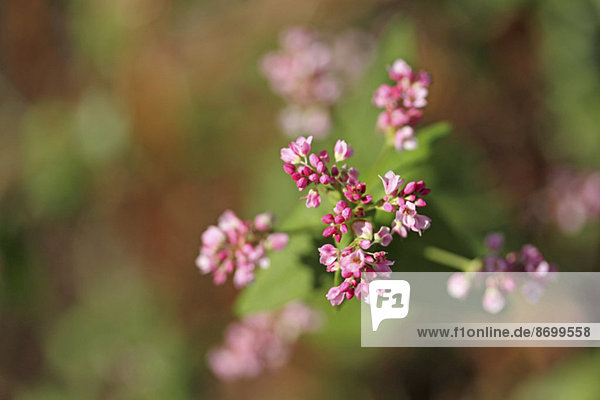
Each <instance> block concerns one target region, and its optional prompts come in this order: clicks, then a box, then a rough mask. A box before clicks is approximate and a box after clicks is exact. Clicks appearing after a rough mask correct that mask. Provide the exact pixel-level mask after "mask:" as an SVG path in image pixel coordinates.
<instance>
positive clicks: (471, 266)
mask: <svg viewBox="0 0 600 400" xmlns="http://www.w3.org/2000/svg"><path fill="white" fill-rule="evenodd" d="M424 256H425V258H427V259H428V260H430V261H433V262H436V263H438V264H442V265H445V266H447V267H451V268H456V269H458V270H460V271H464V272H470V271H476V270H478V269H480V268H481V260H479V259H477V258H475V259H473V260H471V259H469V258H466V257H463V256H460V255H458V254H455V253H452V252H450V251H447V250H444V249H440V248H439V247H434V246H427V247H426V248H425V251H424Z"/></svg>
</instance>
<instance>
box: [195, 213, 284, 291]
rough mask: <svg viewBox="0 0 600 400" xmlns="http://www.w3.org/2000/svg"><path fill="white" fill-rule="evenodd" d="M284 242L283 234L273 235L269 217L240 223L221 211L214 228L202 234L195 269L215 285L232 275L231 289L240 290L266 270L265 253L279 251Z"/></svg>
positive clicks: (267, 260) (266, 215) (260, 217)
mask: <svg viewBox="0 0 600 400" xmlns="http://www.w3.org/2000/svg"><path fill="white" fill-rule="evenodd" d="M287 242H288V236H287V234H285V233H276V232H273V216H272V215H271V214H270V213H263V214H259V215H257V216H256V217H255V218H254V221H242V220H241V219H239V218H238V217H237V216H236V215H235V213H234V212H233V211H229V210H227V211H225V212H224V213H223V215H221V216H220V217H219V222H218V225H217V226H214V225H211V226H209V227H208V228H207V229H206V231H204V233H203V234H202V246H201V247H200V255H199V256H198V258H196V265H197V266H198V268H199V269H200V271H201V272H202V273H203V274H208V273H212V274H213V279H214V282H215V284H217V285H219V284H222V283H224V282H225V280H226V279H227V275H229V274H233V282H234V285H235V286H236V287H238V288H241V287H243V286H245V285H247V284H249V283H250V282H252V281H253V280H254V271H255V269H256V268H257V267H261V268H267V267H268V266H269V259H268V257H267V251H268V250H275V251H278V250H281V249H283V248H284V247H285V246H286V245H287Z"/></svg>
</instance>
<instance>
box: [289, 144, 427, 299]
mask: <svg viewBox="0 0 600 400" xmlns="http://www.w3.org/2000/svg"><path fill="white" fill-rule="evenodd" d="M311 143H312V137H309V138H304V137H299V138H298V139H297V140H296V141H294V142H292V143H290V145H289V146H288V147H285V148H283V149H281V159H282V161H283V162H284V163H285V164H284V166H283V169H284V171H285V172H286V173H287V174H289V175H290V176H291V177H292V179H293V180H294V182H295V183H296V186H297V187H298V189H299V190H300V191H302V190H305V189H306V188H309V192H308V194H307V195H306V196H304V197H303V198H304V199H306V206H307V207H309V208H312V207H318V206H319V205H320V204H321V196H320V194H319V190H322V191H325V192H330V193H335V192H337V194H338V196H339V198H340V200H338V201H337V202H336V204H335V205H334V207H333V210H332V211H333V212H332V213H327V214H325V215H324V216H323V217H322V218H321V221H322V222H323V223H324V224H325V225H326V227H325V229H324V230H323V236H324V237H333V238H334V240H335V241H336V242H338V243H340V242H341V240H342V237H343V235H346V234H348V235H351V239H352V240H351V244H350V245H348V246H346V247H345V248H344V249H337V248H336V247H335V246H333V245H331V244H326V245H324V246H322V247H321V248H319V253H320V262H321V264H323V265H325V266H326V267H327V271H329V272H335V273H337V274H339V275H340V276H341V278H343V279H344V280H343V282H342V283H341V284H339V285H337V286H334V287H332V288H331V289H330V290H329V292H328V293H327V295H326V296H327V299H328V300H329V301H330V302H331V304H332V305H334V306H336V305H339V304H341V303H342V302H343V301H344V299H351V298H353V297H355V296H356V297H357V298H361V297H362V296H363V295H364V293H365V292H364V291H365V288H363V287H362V285H361V283H360V278H361V273H370V274H374V273H377V272H380V273H381V272H390V271H391V270H390V265H392V264H393V261H390V260H388V259H387V253H386V252H385V251H376V252H370V251H368V250H370V249H371V247H372V246H373V245H375V244H378V245H381V246H384V247H385V246H388V245H389V244H390V242H391V241H392V234H393V233H396V234H398V235H399V236H401V237H406V236H407V235H408V232H409V231H413V232H417V233H418V234H419V235H420V234H421V233H422V231H423V230H425V229H428V228H429V226H430V225H431V220H430V219H429V218H428V217H426V216H424V215H422V214H419V213H418V208H420V207H424V206H426V205H427V203H426V201H425V200H424V199H423V197H424V196H426V195H427V194H428V193H429V192H430V189H428V188H427V187H426V186H425V182H423V181H418V182H414V181H411V182H408V183H405V181H404V179H402V178H401V177H400V176H399V175H396V174H395V173H394V172H393V171H388V172H387V173H386V174H385V175H384V176H383V177H381V176H380V179H381V181H382V183H383V188H384V192H385V195H384V196H383V197H382V198H381V199H380V200H378V201H373V197H372V196H371V195H370V194H368V193H367V185H366V184H365V183H363V182H361V181H360V180H359V179H358V176H359V173H358V171H357V170H356V169H354V168H352V167H348V166H347V165H343V166H341V167H338V166H337V164H335V163H332V164H331V159H330V157H329V154H328V153H327V151H322V152H320V153H319V154H318V155H317V154H315V153H311ZM353 154H354V150H353V149H352V147H350V146H349V145H348V144H347V143H346V142H345V141H343V140H338V141H337V143H336V144H335V148H334V158H335V161H336V162H340V161H345V160H347V159H348V158H349V157H351V156H352V155H353ZM330 164H331V165H330ZM377 209H378V210H382V211H385V212H389V213H393V214H394V215H395V218H394V220H393V222H392V225H391V226H390V227H388V226H381V227H380V228H379V229H378V230H377V231H375V229H374V228H373V224H372V222H370V221H369V220H368V219H367V218H366V216H367V213H369V212H371V211H374V210H377Z"/></svg>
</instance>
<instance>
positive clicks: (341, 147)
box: [334, 140, 354, 162]
mask: <svg viewBox="0 0 600 400" xmlns="http://www.w3.org/2000/svg"><path fill="white" fill-rule="evenodd" d="M353 154H354V150H353V149H352V147H350V146H348V143H346V141H345V140H338V141H337V142H336V143H335V148H334V155H335V161H336V162H340V161H344V160H347V159H349V158H350V157H352V155H353Z"/></svg>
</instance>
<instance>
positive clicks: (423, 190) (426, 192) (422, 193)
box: [421, 188, 431, 196]
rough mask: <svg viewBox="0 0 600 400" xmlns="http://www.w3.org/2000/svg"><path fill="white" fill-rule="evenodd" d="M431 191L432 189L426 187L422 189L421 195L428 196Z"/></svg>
mask: <svg viewBox="0 0 600 400" xmlns="http://www.w3.org/2000/svg"><path fill="white" fill-rule="evenodd" d="M429 192H431V189H429V188H425V189H422V190H421V196H427V195H428V194H429Z"/></svg>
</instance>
